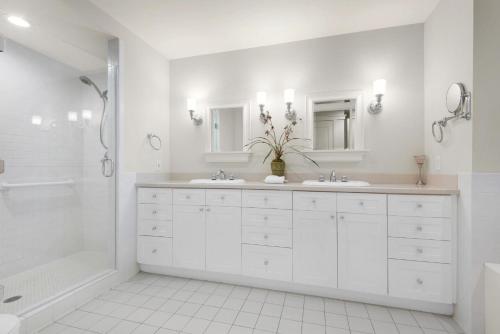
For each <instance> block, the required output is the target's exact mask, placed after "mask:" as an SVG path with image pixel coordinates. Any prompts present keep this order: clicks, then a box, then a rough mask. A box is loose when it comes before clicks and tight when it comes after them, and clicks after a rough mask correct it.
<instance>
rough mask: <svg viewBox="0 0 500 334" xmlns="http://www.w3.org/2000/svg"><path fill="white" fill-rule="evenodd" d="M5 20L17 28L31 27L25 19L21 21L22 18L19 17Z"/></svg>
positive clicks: (12, 16)
mask: <svg viewBox="0 0 500 334" xmlns="http://www.w3.org/2000/svg"><path fill="white" fill-rule="evenodd" d="M7 20H8V21H9V22H10V23H12V24H13V25H16V26H18V27H22V28H29V27H31V24H30V23H29V22H28V21H26V20H25V19H23V18H22V17H19V16H15V15H11V16H9V17H7Z"/></svg>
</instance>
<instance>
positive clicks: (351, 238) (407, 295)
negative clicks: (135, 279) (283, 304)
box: [137, 185, 457, 310]
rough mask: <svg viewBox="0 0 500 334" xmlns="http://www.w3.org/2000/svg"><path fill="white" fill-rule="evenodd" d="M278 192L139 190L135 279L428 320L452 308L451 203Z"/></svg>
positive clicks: (450, 199)
mask: <svg viewBox="0 0 500 334" xmlns="http://www.w3.org/2000/svg"><path fill="white" fill-rule="evenodd" d="M268 187H269V188H271V187H270V186H268ZM282 187H285V188H286V186H281V185H280V186H276V188H277V189H279V188H282ZM276 188H274V187H273V189H265V190H264V189H237V188H236V189H235V188H233V189H224V188H221V189H205V188H203V187H199V188H195V187H192V186H189V187H179V188H173V189H172V188H138V192H137V241H138V246H137V261H138V262H139V263H140V264H141V268H142V270H145V271H152V272H163V273H173V274H174V275H175V274H177V275H179V269H182V271H180V272H181V275H189V274H188V273H189V272H190V271H192V277H199V276H200V275H201V276H202V277H203V275H205V272H206V273H207V274H206V275H208V277H209V278H210V279H214V277H215V279H220V280H221V281H227V282H229V283H241V284H247V285H252V282H255V284H256V285H259V286H263V285H265V286H267V287H270V288H276V287H277V286H285V289H288V288H289V289H291V290H300V291H303V292H304V293H311V291H315V292H314V293H316V294H320V293H321V291H324V293H325V295H334V294H336V293H340V295H342V296H343V298H348V297H346V296H349V293H350V292H351V293H353V294H354V293H355V294H356V296H357V298H358V299H359V298H365V300H367V301H369V302H374V300H378V301H380V302H381V303H386V304H388V305H393V306H394V305H396V306H397V305H400V306H402V307H411V305H412V301H413V302H414V301H415V300H419V301H422V302H427V303H429V305H431V306H429V308H430V309H429V310H432V307H433V306H435V305H436V304H439V305H446V306H450V305H452V304H453V303H454V301H455V289H456V288H455V287H456V284H455V276H456V274H455V271H456V262H457V261H456V230H457V228H456V213H455V212H454V211H456V197H455V196H452V195H399V194H383V193H356V192H350V193H349V192H347V190H346V189H344V190H342V191H340V190H339V191H324V190H323V189H322V190H317V191H305V190H298V189H294V190H284V189H279V190H275V189H276ZM297 188H299V187H298V186H297ZM284 283H285V284H284ZM360 296H361V297H360ZM402 301H403V302H402ZM401 303H403V304H401Z"/></svg>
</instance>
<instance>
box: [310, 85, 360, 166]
mask: <svg viewBox="0 0 500 334" xmlns="http://www.w3.org/2000/svg"><path fill="white" fill-rule="evenodd" d="M363 110H364V109H363V94H362V92H358V91H353V92H339V93H329V94H316V95H311V96H309V97H308V98H307V110H306V122H305V125H306V129H305V134H306V138H309V139H310V140H311V141H310V145H309V146H310V151H311V152H312V153H313V154H314V156H315V157H316V159H318V160H319V161H340V160H342V161H351V160H350V158H349V157H352V159H353V160H352V161H356V160H359V159H361V158H362V156H360V155H359V154H358V155H356V154H354V153H356V152H357V153H362V152H364V136H363V127H362V114H363V112H362V111H363ZM341 156H342V158H340V157H341ZM360 157H361V158H360Z"/></svg>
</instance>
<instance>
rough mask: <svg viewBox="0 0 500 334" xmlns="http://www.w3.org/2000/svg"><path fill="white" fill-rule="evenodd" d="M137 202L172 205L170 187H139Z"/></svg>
mask: <svg viewBox="0 0 500 334" xmlns="http://www.w3.org/2000/svg"><path fill="white" fill-rule="evenodd" d="M137 203H145V204H164V205H172V189H162V188H139V189H137Z"/></svg>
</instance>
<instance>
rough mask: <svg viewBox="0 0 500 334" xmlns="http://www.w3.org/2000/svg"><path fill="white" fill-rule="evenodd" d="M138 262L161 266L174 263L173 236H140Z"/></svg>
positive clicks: (138, 239)
mask: <svg viewBox="0 0 500 334" xmlns="http://www.w3.org/2000/svg"><path fill="white" fill-rule="evenodd" d="M137 262H139V263H142V264H152V265H159V266H170V265H172V238H160V237H138V238H137Z"/></svg>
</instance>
